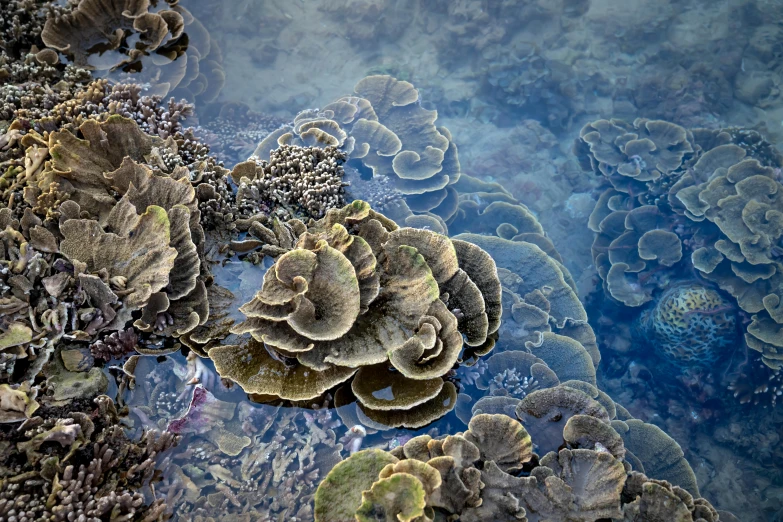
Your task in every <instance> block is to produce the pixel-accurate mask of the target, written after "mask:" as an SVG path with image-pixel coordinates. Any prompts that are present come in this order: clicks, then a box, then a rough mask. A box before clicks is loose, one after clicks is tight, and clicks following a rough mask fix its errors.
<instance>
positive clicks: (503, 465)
mask: <svg viewBox="0 0 783 522" xmlns="http://www.w3.org/2000/svg"><path fill="white" fill-rule="evenodd" d="M599 408H600V406H599ZM595 412H596V413H598V414H599V415H598V417H596V416H593V415H591V414H590V413H588V414H586V415H585V414H583V415H576V416H573V417H571V418H570V420H569V422H568V423H566V425H565V430H563V429H562V428H560V427H559V425H558V430H557V433H555V432H552V434H551V435H549V437H550V438H551V439H552V440H549V441H547V440H545V436H546V434H544V433H533V434H532V438H531V432H530V431H529V430H528V429H527V426H526V425H523V424H522V423H520V422H519V421H517V420H515V419H512V418H510V417H508V416H506V415H502V414H478V415H476V416H474V417H473V418H472V419H471V420H470V424H469V426H468V430H467V431H465V432H463V433H457V434H455V435H447V436H445V437H442V438H438V439H433V438H431V437H430V436H428V435H421V436H418V437H414V438H413V439H411V440H410V441H408V442H407V443H405V445H403V446H399V447H397V448H395V449H394V450H393V451H391V452H389V453H387V452H384V451H381V450H377V449H369V450H364V451H360V452H358V453H354V454H353V455H351V456H350V457H348V458H347V459H346V460H344V461H342V462H340V463H339V464H338V465H337V466H335V467H334V468H333V469H332V471H331V472H330V473H329V474H328V475H327V476H326V478H325V479H324V480H323V481H322V482H321V484H320V485H319V486H318V490H317V491H316V494H315V520H316V521H318V522H332V521H334V522H337V521H344V520H349V519H351V518H352V517H355V519H356V520H388V521H392V520H397V521H400V520H405V521H413V520H434V519H439V518H445V517H448V516H455V515H456V516H458V517H459V520H465V521H474V522H478V521H483V520H509V521H510V520H531V521H532V520H573V521H592V520H598V519H609V518H611V519H618V520H619V519H622V520H639V521H641V520H683V521H685V520H696V519H697V518H696V517H699V518H698V520H702V519H703V520H710V521H712V522H716V521H718V520H719V517H718V514H717V512H716V511H715V510H714V509H713V508H712V506H711V505H710V504H709V503H708V502H707V501H706V500H704V499H699V498H696V499H694V496H693V495H691V494H690V493H688V492H687V491H686V490H684V489H682V488H681V487H678V486H672V485H671V484H670V483H668V482H666V481H663V480H653V479H649V478H647V477H646V476H645V475H643V474H642V473H639V472H635V471H632V472H628V471H626V468H625V467H624V466H623V455H624V448H623V439H622V438H620V437H619V436H618V434H617V433H615V432H614V431H613V430H612V429H611V428H610V427H609V425H608V424H607V422H608V421H606V420H605V419H603V420H602V419H601V417H600V410H595ZM605 414H606V412H605V411H604V412H603V415H605ZM564 439H566V440H567V441H568V442H566V443H564ZM535 442H538V445H539V446H542V445H544V446H547V447H553V448H555V449H554V450H553V451H550V452H548V453H546V454H545V455H543V456H542V457H541V458H540V459H538V458H537V457H536V455H535V454H534V453H533V449H534V443H535ZM558 446H561V447H562V448H563V449H560V450H559V451H558V450H557V449H556V448H557V447H558ZM608 448H611V451H610V450H609V449H608ZM523 468H524V470H525V473H524V474H522V476H520V471H521V470H522V469H523Z"/></svg>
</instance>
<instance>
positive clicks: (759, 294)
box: [575, 119, 783, 403]
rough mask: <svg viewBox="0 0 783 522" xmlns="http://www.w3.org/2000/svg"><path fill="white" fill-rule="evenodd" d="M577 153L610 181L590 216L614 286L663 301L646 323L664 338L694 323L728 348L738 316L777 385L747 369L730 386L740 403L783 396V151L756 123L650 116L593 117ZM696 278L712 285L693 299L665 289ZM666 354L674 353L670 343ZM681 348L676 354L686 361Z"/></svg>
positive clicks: (598, 254) (628, 299)
mask: <svg viewBox="0 0 783 522" xmlns="http://www.w3.org/2000/svg"><path fill="white" fill-rule="evenodd" d="M575 151H576V153H577V154H578V155H579V158H580V161H581V162H582V165H583V167H585V168H587V169H589V170H592V171H594V172H595V173H597V174H599V175H601V176H602V177H603V178H604V179H605V180H606V181H607V182H608V184H610V185H611V188H609V189H607V190H605V191H604V192H603V193H602V194H601V196H600V198H599V200H598V203H597V205H596V208H595V210H594V211H593V214H592V215H591V216H590V228H591V229H592V230H594V231H595V232H596V233H597V236H596V239H595V242H594V244H593V258H594V260H595V264H596V266H597V268H598V272H599V275H600V276H601V277H602V279H603V280H604V289H605V291H606V293H607V294H608V295H611V296H612V297H613V298H614V299H616V300H617V301H620V302H622V303H623V304H625V305H626V306H632V307H635V306H640V305H642V304H644V303H646V302H648V301H651V300H655V301H659V302H658V303H656V304H655V306H656V308H654V309H653V310H652V311H651V312H650V315H649V317H650V319H651V320H652V323H651V324H649V327H648V328H647V330H648V331H654V332H655V333H656V335H657V336H660V334H661V332H663V331H664V330H670V331H674V332H675V335H676V336H680V335H681V334H680V333H679V331H680V329H683V328H684V330H682V331H683V333H685V334H686V335H690V333H689V332H690V331H691V329H692V328H695V329H696V330H697V331H698V332H699V336H702V335H705V336H710V335H717V338H718V339H719V340H720V343H719V344H720V345H724V344H729V343H732V341H733V336H732V333H731V329H732V326H731V323H732V322H734V321H738V322H741V324H742V329H743V330H744V332H745V336H744V337H745V343H746V344H747V346H748V348H750V349H752V350H754V351H756V352H758V353H759V354H760V361H761V362H762V363H763V364H764V365H765V366H767V367H768V369H769V371H768V372H767V381H768V382H765V383H762V384H760V385H759V384H758V383H754V382H752V379H748V378H747V377H748V376H747V375H745V378H743V376H742V375H740V377H739V378H738V379H736V380H735V382H734V383H733V384H732V385H731V386H732V388H733V389H734V390H735V392H736V394H737V395H739V396H740V400H741V401H743V402H746V401H751V400H752V401H754V402H758V401H759V400H762V399H763V400H771V401H772V402H773V403H775V402H776V397H777V390H778V388H779V386H780V368H781V364H780V360H779V359H780V355H779V353H778V352H779V351H780V348H781V346H783V342H781V340H780V339H778V338H777V336H778V335H779V332H778V330H780V328H779V327H778V326H776V325H778V322H779V321H778V320H780V321H783V316H780V314H778V313H777V303H778V301H779V300H780V298H779V297H778V295H777V294H779V293H781V290H780V289H779V282H780V275H779V273H778V272H779V270H780V267H781V265H780V263H779V262H778V257H779V256H778V254H777V249H779V247H778V246H777V243H778V239H779V236H780V227H779V226H776V225H775V223H777V221H776V220H777V217H776V216H777V214H778V213H779V211H778V210H776V201H777V196H776V194H777V193H778V191H779V188H780V187H781V185H780V181H779V176H778V174H777V173H778V172H779V169H780V166H781V165H782V164H783V156H781V154H780V153H779V152H778V151H777V150H776V149H775V148H774V147H773V146H772V145H770V144H769V143H768V142H767V141H765V140H764V139H763V137H762V136H761V135H760V134H759V133H757V132H755V131H750V130H744V129H737V128H729V129H724V130H707V129H694V130H692V131H690V130H686V129H684V128H683V127H680V126H678V125H675V124H672V123H668V122H664V121H649V120H643V119H638V120H636V121H634V123H633V124H629V123H626V122H623V121H620V120H611V121H610V120H599V121H596V122H593V123H590V124H588V125H586V126H585V127H584V128H583V129H582V132H581V133H580V139H579V140H578V141H577V144H576V147H575ZM694 276H695V277H697V278H698V279H699V281H700V282H699V284H700V285H701V286H703V287H705V289H704V290H699V291H697V292H696V293H695V294H694V293H693V292H689V293H688V294H686V296H685V297H688V296H690V297H697V296H699V295H701V296H703V297H699V299H697V300H696V301H692V300H689V299H686V301H685V302H684V303H683V304H681V305H676V304H675V301H672V300H671V297H672V295H673V294H662V292H663V290H664V289H665V288H669V287H672V286H674V285H675V284H676V282H677V281H687V280H692V279H693V278H694ZM713 285H714V286H713ZM715 288H719V289H720V291H722V292H726V293H727V294H730V295H731V298H732V299H731V301H727V300H726V298H724V297H722V296H720V295H718V294H717V293H716V290H715ZM708 295H711V296H712V297H708ZM664 298H666V299H667V302H665V303H664V302H662V301H661V300H662V299H664ZM697 301H703V303H702V304H698V302H697ZM672 305H675V306H674V308H671V307H672ZM675 309H680V310H681V311H682V312H683V313H685V314H686V315H684V316H683V317H684V318H687V324H684V325H678V324H676V323H677V321H678V320H677V319H674V323H672V322H671V320H670V319H672V318H671V317H669V316H668V314H667V312H666V310H675ZM735 310H736V311H735ZM661 312H663V314H661ZM715 314H717V316H716V315H715ZM735 314H739V315H737V316H735ZM707 316H710V317H707ZM721 317H722V318H723V319H721ZM731 317H735V318H734V319H732V318H731ZM660 320H663V322H661V321H660ZM724 321H728V322H727V323H725V324H723V326H721V323H722V322H724ZM647 323H650V321H647ZM672 328H673V330H672ZM710 332H712V333H710ZM721 332H722V333H721ZM668 335H670V334H669V333H666V334H665V336H668ZM665 336H664V337H665ZM660 340H662V341H663V342H664V343H666V342H669V341H668V340H667V339H665V338H662V339H660ZM704 340H705V339H704V338H700V339H696V340H695V341H694V342H696V343H699V342H702V341H704ZM686 350H695V351H696V352H694V353H693V354H692V355H695V356H696V357H695V358H693V360H705V356H706V361H707V362H709V359H711V358H717V357H718V356H719V355H721V348H720V346H716V347H715V350H716V351H715V353H702V350H701V349H700V348H698V347H697V346H696V345H693V344H691V345H690V346H689V347H688V348H686ZM663 353H665V354H668V355H674V353H673V352H669V351H667V350H666V348H665V347H664V352H663ZM681 355H682V354H680V356H676V357H675V359H679V360H680V362H682V361H683V360H684V358H683V357H681ZM686 358H687V357H686ZM675 362H676V361H675Z"/></svg>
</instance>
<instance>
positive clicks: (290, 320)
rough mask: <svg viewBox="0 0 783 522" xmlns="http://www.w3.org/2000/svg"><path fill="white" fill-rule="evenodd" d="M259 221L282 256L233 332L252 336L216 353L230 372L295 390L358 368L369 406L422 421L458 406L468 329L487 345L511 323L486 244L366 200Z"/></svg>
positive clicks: (248, 381)
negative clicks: (394, 217)
mask: <svg viewBox="0 0 783 522" xmlns="http://www.w3.org/2000/svg"><path fill="white" fill-rule="evenodd" d="M256 225H258V226H256ZM254 227H255V228H256V229H257V232H256V235H257V236H258V237H262V238H263V240H262V242H263V243H266V244H267V245H268V246H269V247H271V248H273V249H276V250H277V259H276V261H275V264H274V265H273V266H272V268H270V269H269V270H268V271H267V272H266V275H265V276H264V283H263V286H262V288H261V290H260V291H259V292H258V293H256V295H255V297H254V298H253V300H252V301H250V302H248V303H246V304H245V305H244V306H243V307H242V308H241V311H242V312H243V313H244V314H245V315H246V316H247V320H246V321H245V322H243V323H241V324H239V325H237V326H235V327H234V328H233V330H232V331H233V332H234V333H235V334H244V333H250V334H252V340H250V341H242V342H241V343H240V344H238V345H235V346H234V345H229V346H219V347H214V348H212V349H210V350H209V352H208V355H209V357H210V358H211V359H212V360H213V361H214V362H215V366H216V368H217V370H218V372H219V373H220V374H221V376H222V377H225V378H229V379H231V380H233V381H236V382H237V383H239V384H240V385H241V386H242V387H243V389H244V390H245V391H246V392H248V393H261V394H266V395H274V396H278V397H282V398H284V399H290V400H303V399H312V398H315V397H317V396H319V395H321V394H322V393H323V392H325V391H327V390H329V389H330V388H333V387H335V386H336V385H338V384H340V383H343V382H346V381H347V380H349V379H351V377H354V379H353V382H352V384H351V389H352V392H353V393H354V394H355V396H356V397H357V399H358V403H359V405H360V407H359V408H360V410H361V411H362V413H363V414H364V415H366V416H367V417H369V418H370V419H383V418H386V419H387V420H388V421H389V424H392V425H403V424H404V425H409V426H410V425H412V424H413V425H417V426H421V425H424V424H426V423H427V422H429V421H431V420H433V419H434V418H437V417H439V416H440V415H442V414H444V413H445V412H446V411H448V410H449V409H451V407H453V402H454V401H453V399H454V398H455V391H454V387H453V385H452V384H451V383H447V382H444V380H443V377H444V376H445V375H446V373H448V372H449V371H450V370H451V369H452V367H453V366H454V365H455V364H456V363H457V360H458V358H459V356H460V353H461V351H462V347H463V334H464V336H465V339H466V340H465V342H466V343H467V344H468V345H469V346H480V345H482V344H484V343H485V342H487V340H488V336H489V335H491V334H492V333H493V332H495V331H496V330H497V329H498V327H499V325H500V314H501V303H500V283H499V281H498V279H497V275H496V271H495V264H494V261H492V259H491V258H490V257H489V256H488V255H487V254H486V253H485V252H484V251H482V250H481V249H480V248H478V247H476V246H474V245H472V244H470V243H466V242H463V241H452V240H450V239H448V238H447V237H445V236H442V235H440V234H437V233H435V232H432V231H428V230H417V229H411V228H402V229H401V228H398V227H397V226H396V225H395V224H394V223H393V222H392V221H391V220H389V219H387V218H386V217H384V216H383V215H381V214H378V213H376V212H375V211H373V210H372V209H370V207H369V205H368V204H367V203H364V202H362V201H354V202H353V203H352V204H350V205H348V206H346V207H344V208H342V209H340V210H336V209H332V210H329V211H328V212H327V213H326V216H325V217H324V218H323V219H321V220H319V221H311V222H310V223H309V224H307V225H305V224H304V223H303V222H301V221H298V220H291V221H289V222H287V223H280V222H279V221H276V222H275V228H274V230H269V229H267V228H266V227H263V225H260V224H255V225H254ZM269 350H274V353H276V354H277V355H272V352H270V351H269ZM281 357H282V358H281ZM283 358H284V359H283ZM286 360H287V361H289V362H288V363H285V362H283V361H286ZM384 389H389V390H391V393H390V394H389V396H388V397H387V396H385V394H384V393H380V394H379V393H378V392H379V391H381V390H384ZM449 397H450V398H449ZM447 398H448V399H447ZM400 411H402V413H403V414H400V415H395V414H394V413H395V412H400ZM428 411H429V412H430V413H429V414H427V413H426V412H428ZM406 417H407V420H406ZM414 419H415V420H414ZM376 422H378V423H379V424H384V422H383V421H381V420H376Z"/></svg>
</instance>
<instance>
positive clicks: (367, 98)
mask: <svg viewBox="0 0 783 522" xmlns="http://www.w3.org/2000/svg"><path fill="white" fill-rule="evenodd" d="M437 117H438V113H437V112H436V111H430V110H427V109H424V108H423V107H422V106H421V101H420V98H419V92H418V91H417V90H416V89H415V88H414V86H413V85H412V84H410V83H408V82H406V81H401V80H397V79H395V78H392V77H391V76H386V75H375V76H368V77H366V78H364V79H363V80H361V81H359V83H357V84H356V87H355V88H354V94H352V95H349V96H344V97H342V98H340V99H338V100H336V101H334V102H332V103H330V104H328V105H326V106H325V107H323V108H322V109H321V110H309V111H304V112H302V113H300V114H299V115H297V117H296V118H295V119H294V121H293V123H292V124H291V125H289V126H284V127H281V128H280V129H278V130H277V131H275V132H273V133H271V134H270V135H269V136H267V137H266V138H265V139H264V140H263V141H262V142H261V143H260V144H259V145H258V148H257V149H256V151H255V153H254V156H256V157H258V158H266V157H267V156H268V154H269V152H270V151H271V150H272V149H275V148H277V147H278V146H280V145H286V144H293V145H301V146H321V147H325V146H334V147H340V148H341V149H343V150H344V152H345V153H346V154H347V155H348V156H349V158H350V160H351V161H352V162H353V163H355V164H358V165H361V167H362V169H365V170H369V171H371V172H372V174H373V176H381V177H385V178H388V179H390V180H392V181H393V183H392V186H393V187H394V189H395V190H397V191H399V192H400V193H401V194H403V195H404V196H405V202H406V204H407V206H408V207H410V210H412V211H414V212H417V213H431V214H434V215H437V216H439V217H441V218H442V219H444V220H448V219H449V218H450V217H452V216H453V215H454V213H455V212H456V208H457V207H456V205H457V193H456V191H455V190H454V188H453V187H452V185H453V184H454V183H456V182H457V181H458V180H459V177H460V165H459V158H458V154H457V146H456V145H455V144H454V142H453V141H452V139H451V134H450V133H449V131H448V130H447V129H445V128H444V127H436V126H435V120H436V119H437ZM351 161H349V164H350V163H351Z"/></svg>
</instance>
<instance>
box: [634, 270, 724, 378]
mask: <svg viewBox="0 0 783 522" xmlns="http://www.w3.org/2000/svg"><path fill="white" fill-rule="evenodd" d="M736 315H737V314H736V306H734V305H733V304H732V303H730V302H729V301H728V300H727V299H726V298H725V297H723V296H722V295H721V294H720V293H719V292H718V291H717V290H715V289H713V288H709V287H705V286H703V285H701V284H698V283H681V284H678V285H674V286H672V288H670V289H669V290H667V291H666V292H664V293H663V294H662V295H661V297H660V298H659V299H658V301H657V302H656V303H655V306H654V307H653V308H652V309H650V310H646V311H645V313H644V314H643V315H642V317H641V319H640V323H641V324H640V327H641V330H642V333H643V334H645V335H648V336H649V337H648V339H651V341H652V343H653V345H654V346H655V349H656V350H659V351H661V352H662V354H663V355H664V358H665V359H666V360H668V361H670V362H674V363H677V364H680V365H682V366H685V367H690V366H694V365H695V366H698V365H700V366H706V367H709V366H710V365H712V364H714V363H716V362H717V361H718V360H720V359H721V358H722V357H724V356H725V355H726V353H727V352H728V351H729V350H732V349H733V348H734V347H735V344H736V343H737V342H740V340H739V337H738V335H737V317H736Z"/></svg>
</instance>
